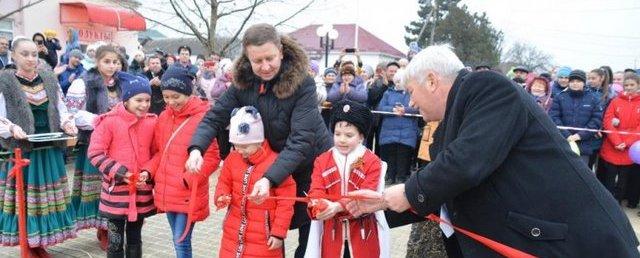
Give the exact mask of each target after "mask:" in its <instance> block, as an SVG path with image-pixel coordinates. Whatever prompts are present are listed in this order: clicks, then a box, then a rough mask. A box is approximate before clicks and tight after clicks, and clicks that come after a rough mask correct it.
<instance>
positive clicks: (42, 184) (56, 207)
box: [0, 72, 76, 247]
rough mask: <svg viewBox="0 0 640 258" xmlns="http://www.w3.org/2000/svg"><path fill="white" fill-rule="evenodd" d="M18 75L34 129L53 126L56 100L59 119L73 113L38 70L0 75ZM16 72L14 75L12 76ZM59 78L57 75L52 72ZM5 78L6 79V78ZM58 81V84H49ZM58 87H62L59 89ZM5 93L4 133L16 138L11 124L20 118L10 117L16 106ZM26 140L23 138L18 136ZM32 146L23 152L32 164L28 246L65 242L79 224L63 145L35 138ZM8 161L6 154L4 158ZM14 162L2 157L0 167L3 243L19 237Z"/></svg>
mask: <svg viewBox="0 0 640 258" xmlns="http://www.w3.org/2000/svg"><path fill="white" fill-rule="evenodd" d="M7 76H11V77H13V76H15V77H16V78H15V79H17V82H18V83H19V84H20V85H15V87H20V89H21V90H20V93H22V94H20V95H21V96H20V97H24V98H25V100H26V101H27V102H28V106H29V108H30V110H29V111H26V112H30V113H31V114H32V115H33V121H34V129H35V131H34V132H28V130H26V129H25V128H23V130H25V132H27V133H35V134H39V133H49V132H51V129H50V123H49V120H50V119H51V118H52V117H51V116H50V114H49V113H48V112H49V110H50V105H54V103H56V104H58V105H57V107H56V108H57V110H58V113H59V117H55V118H53V119H60V125H64V124H65V123H66V122H73V121H67V119H66V118H68V117H69V115H68V113H67V112H66V108H65V106H64V103H63V102H62V92H61V91H60V92H59V94H58V96H55V97H57V98H58V99H57V100H56V101H53V100H52V99H50V97H51V96H48V94H47V92H46V88H45V83H44V82H43V79H42V78H41V76H40V75H38V76H36V77H35V78H34V79H32V80H28V79H25V78H22V77H19V76H17V75H13V72H5V73H3V74H2V75H0V77H4V78H3V79H8V78H7ZM52 78H53V77H52ZM13 79H14V78H11V80H13ZM54 79H55V78H54ZM3 81H4V80H3ZM51 86H56V87H57V84H53V85H50V87H51ZM58 91H59V89H58ZM5 96H6V94H3V92H1V91H0V137H2V138H4V139H7V140H9V139H12V134H11V132H10V130H9V129H10V127H11V126H12V125H13V123H14V122H16V121H10V120H9V119H7V115H8V112H16V110H12V109H10V108H9V106H7V102H8V101H7V100H6V99H5ZM18 142H23V140H21V141H18ZM29 146H30V147H31V149H30V150H28V151H27V152H25V153H24V156H25V158H27V159H29V160H30V161H31V162H30V165H29V166H27V167H25V168H24V170H23V174H24V180H25V190H26V200H27V233H28V242H29V246H30V247H47V246H52V245H55V244H58V243H62V242H63V241H65V240H66V239H69V238H74V237H76V224H75V221H74V220H73V208H72V207H71V205H70V203H69V200H70V194H69V188H68V181H67V173H66V169H65V164H64V158H63V155H62V150H61V149H60V148H59V147H58V146H56V145H54V143H53V142H44V143H33V144H30V145H29ZM3 161H6V160H3ZM11 167H12V164H9V163H4V162H3V163H2V165H1V167H0V245H3V246H14V245H18V244H19V240H18V214H17V210H16V203H15V201H16V196H15V193H16V192H15V191H16V185H15V179H7V173H8V172H9V170H10V169H11Z"/></svg>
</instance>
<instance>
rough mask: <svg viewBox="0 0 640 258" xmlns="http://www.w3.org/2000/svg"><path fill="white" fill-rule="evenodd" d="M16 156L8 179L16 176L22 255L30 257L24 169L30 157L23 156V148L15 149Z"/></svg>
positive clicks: (23, 257)
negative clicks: (24, 157)
mask: <svg viewBox="0 0 640 258" xmlns="http://www.w3.org/2000/svg"><path fill="white" fill-rule="evenodd" d="M14 154H15V158H11V161H12V162H13V163H14V166H13V168H11V171H10V172H9V174H8V175H7V179H9V178H12V177H15V178H16V209H17V210H18V238H19V241H20V257H22V258H28V257H29V242H28V240H27V202H26V200H25V197H26V195H25V192H24V175H23V173H22V169H23V168H24V167H26V166H28V165H29V162H30V161H29V160H28V159H23V158H22V150H21V149H20V148H16V149H15V150H14Z"/></svg>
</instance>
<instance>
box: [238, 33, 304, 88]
mask: <svg viewBox="0 0 640 258" xmlns="http://www.w3.org/2000/svg"><path fill="white" fill-rule="evenodd" d="M281 40H282V55H283V58H282V64H281V66H280V71H279V72H278V74H277V75H276V77H275V78H274V79H272V80H271V81H270V84H271V85H272V87H271V90H272V91H273V93H274V94H275V95H276V97H277V98H279V99H285V98H288V97H290V96H291V95H293V93H294V92H295V91H296V90H297V89H298V88H299V87H300V85H301V84H302V81H303V80H304V79H305V78H306V77H307V76H308V75H307V67H308V66H309V61H308V58H307V54H306V53H305V52H304V50H303V49H302V47H300V45H299V44H298V43H297V42H295V41H294V40H293V39H291V38H289V37H288V36H282V37H281ZM260 81H261V80H260V78H259V77H258V76H256V75H255V74H254V73H253V70H252V69H251V63H250V62H249V58H247V56H246V54H244V53H243V54H242V55H241V56H240V57H239V58H238V59H237V60H236V63H235V64H234V66H233V82H234V83H233V85H234V87H236V88H238V89H247V88H250V87H257V85H259V84H260Z"/></svg>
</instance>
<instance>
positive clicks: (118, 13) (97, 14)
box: [60, 3, 147, 31]
mask: <svg viewBox="0 0 640 258" xmlns="http://www.w3.org/2000/svg"><path fill="white" fill-rule="evenodd" d="M60 23H61V24H78V23H94V24H102V25H105V26H109V27H114V28H116V29H118V30H135V31H144V30H146V29H147V23H146V21H145V19H144V17H142V16H141V15H140V14H138V13H137V12H135V11H133V10H129V9H126V8H118V7H110V6H102V5H97V4H90V3H60Z"/></svg>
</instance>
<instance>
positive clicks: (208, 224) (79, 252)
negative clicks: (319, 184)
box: [0, 163, 411, 258]
mask: <svg viewBox="0 0 640 258" xmlns="http://www.w3.org/2000/svg"><path fill="white" fill-rule="evenodd" d="M72 164H73V163H72ZM67 171H70V172H69V173H70V174H69V178H70V179H71V178H72V176H73V175H72V172H71V171H73V168H72V167H70V166H68V168H67ZM218 174H219V173H217V172H216V173H215V174H214V175H213V176H211V180H210V193H211V196H213V194H214V192H215V185H216V182H217V175H218ZM70 185H71V184H70ZM210 203H211V208H210V209H211V215H210V216H209V218H207V219H206V220H205V221H202V222H198V223H196V226H195V229H194V231H193V236H192V248H193V256H194V257H218V250H219V249H220V238H221V236H222V220H223V218H224V215H225V213H224V210H220V211H218V212H215V206H214V205H213V202H212V201H210ZM410 230H411V227H410V226H404V227H399V228H395V229H393V230H391V246H392V257H394V258H395V257H398V258H399V257H404V256H405V253H406V245H407V240H408V238H409V232H410ZM171 238H172V237H171V230H170V229H169V223H168V222H167V218H166V216H165V215H164V214H157V215H155V216H153V217H151V218H148V219H147V220H146V221H145V224H144V226H143V227H142V242H143V257H154V258H164V257H175V252H174V250H173V243H172V241H171ZM297 239H298V232H297V231H296V230H292V231H289V233H288V235H287V239H286V240H285V248H286V257H293V253H294V252H295V248H296V247H297V246H298V245H297ZM47 250H48V251H49V253H50V254H51V255H52V256H53V257H55V258H63V257H65V258H66V257H72V258H84V257H106V255H105V252H104V251H102V249H100V247H99V245H98V240H97V238H96V230H95V229H88V230H82V231H80V232H78V237H77V238H74V239H69V240H67V241H65V242H64V243H62V244H58V245H55V246H52V247H50V248H47ZM0 257H2V258H4V257H20V252H19V248H18V247H0Z"/></svg>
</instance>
